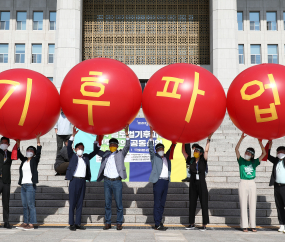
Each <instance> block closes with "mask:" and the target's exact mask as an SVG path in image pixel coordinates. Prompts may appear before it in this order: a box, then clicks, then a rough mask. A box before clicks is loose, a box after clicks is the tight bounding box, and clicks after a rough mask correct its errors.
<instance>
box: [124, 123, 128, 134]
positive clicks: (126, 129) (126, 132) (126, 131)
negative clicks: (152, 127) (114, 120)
mask: <svg viewBox="0 0 285 242" xmlns="http://www.w3.org/2000/svg"><path fill="white" fill-rule="evenodd" d="M128 133H129V124H127V125H126V127H125V134H128Z"/></svg>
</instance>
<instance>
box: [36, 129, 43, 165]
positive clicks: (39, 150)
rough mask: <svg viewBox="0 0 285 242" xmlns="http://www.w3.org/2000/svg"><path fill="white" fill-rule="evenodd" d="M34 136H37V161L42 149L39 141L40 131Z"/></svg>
mask: <svg viewBox="0 0 285 242" xmlns="http://www.w3.org/2000/svg"><path fill="white" fill-rule="evenodd" d="M36 137H37V151H36V160H37V162H38V163H39V162H40V158H41V151H42V146H41V142H40V137H41V133H39V134H37V135H36Z"/></svg>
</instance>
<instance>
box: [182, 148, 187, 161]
mask: <svg viewBox="0 0 285 242" xmlns="http://www.w3.org/2000/svg"><path fill="white" fill-rule="evenodd" d="M185 146H186V144H182V154H183V156H184V158H185V160H187V158H188V154H187V153H186V149H185Z"/></svg>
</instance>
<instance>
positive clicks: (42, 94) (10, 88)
mask: <svg viewBox="0 0 285 242" xmlns="http://www.w3.org/2000/svg"><path fill="white" fill-rule="evenodd" d="M0 87H1V88H0V134H1V135H3V136H6V137H9V138H10V139H19V140H29V139H34V138H35V135H36V134H39V133H41V135H44V134H46V133H47V132H48V131H49V130H50V129H52V128H53V126H54V125H55V123H56V122H57V120H58V117H59V113H60V102H59V94H58V91H57V89H56V88H55V86H54V85H53V83H52V82H51V81H50V80H49V79H48V78H46V77H45V76H44V75H42V74H40V73H38V72H36V71H31V70H27V69H11V70H7V71H3V72H1V73H0Z"/></svg>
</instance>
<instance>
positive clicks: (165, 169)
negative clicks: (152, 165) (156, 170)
mask: <svg viewBox="0 0 285 242" xmlns="http://www.w3.org/2000/svg"><path fill="white" fill-rule="evenodd" d="M162 161H163V164H162V170H161V173H160V177H161V178H168V163H167V159H166V158H165V157H162Z"/></svg>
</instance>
